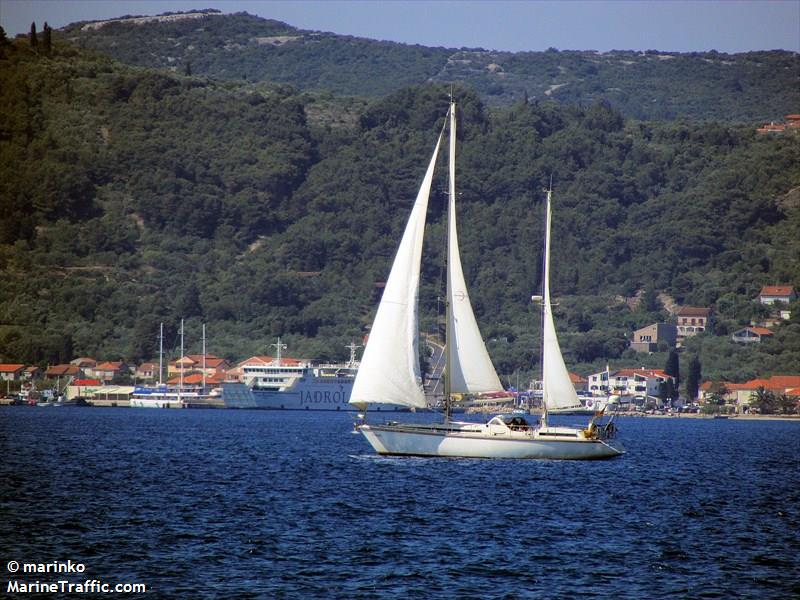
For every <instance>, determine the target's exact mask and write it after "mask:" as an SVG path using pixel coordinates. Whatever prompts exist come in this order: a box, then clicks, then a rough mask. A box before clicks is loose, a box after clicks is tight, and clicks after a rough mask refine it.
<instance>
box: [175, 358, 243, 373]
mask: <svg viewBox="0 0 800 600" xmlns="http://www.w3.org/2000/svg"><path fill="white" fill-rule="evenodd" d="M204 364H205V371H206V375H213V374H214V373H216V372H217V371H226V370H228V369H230V367H231V365H230V363H229V362H228V361H227V360H226V359H224V358H220V357H218V356H214V355H213V354H206V355H205V363H204V362H203V355H202V354H188V355H186V356H183V357H181V358H179V359H178V360H175V361H171V362H170V363H169V365H168V366H167V375H168V376H169V377H172V376H173V375H180V374H181V373H184V374H186V373H191V372H193V371H202V370H203V366H204Z"/></svg>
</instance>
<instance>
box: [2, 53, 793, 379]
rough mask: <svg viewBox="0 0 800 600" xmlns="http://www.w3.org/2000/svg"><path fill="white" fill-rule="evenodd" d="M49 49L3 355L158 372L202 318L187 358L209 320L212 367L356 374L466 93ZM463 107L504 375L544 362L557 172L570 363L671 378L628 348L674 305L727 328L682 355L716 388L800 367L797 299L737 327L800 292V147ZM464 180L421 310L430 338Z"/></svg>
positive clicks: (12, 163)
mask: <svg viewBox="0 0 800 600" xmlns="http://www.w3.org/2000/svg"><path fill="white" fill-rule="evenodd" d="M32 39H33V38H31V40H32ZM31 40H28V39H18V40H14V41H8V40H5V39H4V37H2V38H1V39H0V278H2V282H3V283H2V286H0V359H5V360H15V361H21V362H28V363H40V364H46V363H48V362H50V363H55V362H60V361H63V360H66V359H68V358H71V357H73V356H78V355H90V356H95V357H98V358H104V359H119V358H123V359H125V360H128V361H131V362H136V361H140V360H142V359H145V358H152V357H154V356H155V355H156V352H157V331H158V325H159V323H160V322H163V323H164V324H165V327H166V328H167V329H168V330H169V334H168V339H170V340H173V341H174V340H175V332H176V328H177V324H178V323H179V321H180V319H181V318H185V319H186V322H187V327H186V331H187V344H188V345H189V347H190V348H194V350H199V335H200V333H199V332H200V324H201V323H206V324H207V330H208V335H209V341H208V344H209V350H210V351H211V352H214V353H215V354H217V355H220V356H225V357H228V358H230V359H233V360H235V359H241V358H245V357H247V356H249V355H252V354H256V353H269V351H270V344H272V343H273V342H274V338H275V337H277V336H279V335H280V336H282V337H283V339H284V341H285V342H287V343H288V345H289V352H290V353H291V354H295V355H305V356H313V357H315V358H321V359H324V358H338V359H342V358H346V357H347V355H348V351H347V349H346V348H345V346H346V345H347V344H349V343H350V342H351V340H360V339H361V337H362V336H363V335H364V334H365V333H366V332H367V329H368V325H369V323H370V321H371V317H372V315H373V314H374V310H375V307H376V303H377V300H378V298H379V293H380V283H381V282H382V281H384V280H385V278H386V276H387V273H388V267H389V264H390V261H391V258H392V256H393V254H394V252H395V250H396V246H397V243H398V241H399V238H400V234H401V232H402V228H403V226H404V223H405V220H406V218H407V217H408V213H409V210H410V207H411V203H412V202H413V199H414V196H415V194H416V190H417V187H418V185H419V181H420V179H421V177H422V175H423V170H424V168H425V161H426V160H427V157H428V156H429V154H430V151H431V149H432V147H433V144H434V142H435V138H436V135H437V133H438V131H439V129H440V128H441V126H442V122H443V119H444V116H445V112H446V109H447V103H448V93H449V90H450V86H444V85H439V84H436V83H427V84H423V85H412V86H407V87H403V88H402V89H399V90H397V91H395V92H393V93H391V94H389V95H387V96H384V97H380V98H376V99H364V98H361V99H359V98H352V97H341V96H337V95H335V94H331V93H328V92H319V93H312V92H308V91H301V90H298V89H296V88H293V87H290V86H287V85H285V84H281V83H268V82H250V81H245V80H243V79H235V78H234V79H230V78H225V79H213V78H209V77H206V76H204V75H198V74H196V72H194V73H195V74H187V73H186V72H185V71H183V70H181V71H180V72H174V73H170V72H165V71H158V70H152V69H149V68H144V67H138V66H133V65H126V64H123V63H121V62H117V61H116V60H114V59H112V58H110V57H107V56H105V55H103V54H100V53H96V52H94V51H88V50H84V49H80V48H78V47H76V46H75V45H73V44H71V43H69V42H67V41H64V40H63V39H58V38H57V37H56V38H55V39H54V40H52V41H51V40H49V39H48V40H47V43H46V44H45V43H43V42H44V41H43V40H38V38H37V44H36V45H35V46H34V45H32V44H31ZM454 93H455V97H456V98H457V101H458V104H459V112H460V120H461V127H460V141H459V144H460V146H459V147H460V156H459V160H458V165H457V168H458V181H457V186H458V189H459V211H460V212H459V227H460V232H459V235H460V239H461V242H462V261H463V263H464V269H465V275H466V277H467V280H468V282H469V284H470V285H471V297H472V301H473V304H474V307H475V309H476V313H477V316H478V320H479V322H480V324H481V327H482V330H483V332H484V335H485V336H486V337H487V339H488V345H489V350H490V353H491V354H492V357H493V359H494V361H495V363H496V366H497V367H498V370H499V371H500V373H501V374H502V375H503V376H504V377H505V378H507V379H506V381H510V382H512V383H513V382H514V381H515V380H516V378H517V377H523V378H524V377H527V376H528V374H529V373H530V372H531V371H532V370H533V369H534V367H535V366H536V361H537V359H538V349H537V348H538V344H537V342H536V339H537V336H538V330H537V329H538V316H537V315H536V313H535V311H534V309H533V308H532V307H531V305H530V302H529V298H530V296H531V293H532V292H535V291H537V290H538V289H539V286H540V283H541V282H540V275H541V268H540V264H541V248H540V247H541V243H542V230H543V204H542V201H543V193H542V190H543V189H544V187H545V186H546V185H548V182H549V181H550V180H551V178H552V181H553V189H554V199H555V209H554V211H555V213H554V214H555V216H554V220H555V221H554V242H553V254H554V257H553V260H554V265H553V270H554V278H553V282H552V286H553V290H554V293H555V294H556V295H557V296H558V303H559V304H558V307H557V314H556V318H557V323H558V327H559V329H560V330H561V331H562V335H561V338H562V345H563V346H564V349H565V354H566V358H567V362H568V364H569V366H570V368H571V369H573V370H575V371H577V372H581V373H584V374H585V373H588V372H589V371H590V370H593V369H597V370H599V369H600V368H601V367H603V366H605V364H606V363H607V362H609V363H611V364H612V366H613V365H632V364H637V365H638V364H645V365H648V366H655V367H659V368H661V367H663V366H664V364H665V361H666V359H667V354H666V352H663V353H662V352H659V353H655V354H652V355H649V356H648V355H636V354H633V353H632V351H631V350H628V349H627V345H628V340H629V338H630V335H631V332H632V331H633V330H634V329H636V328H638V327H641V326H644V325H647V324H650V323H652V322H655V321H657V320H664V319H668V318H669V314H668V312H667V311H666V308H667V306H665V303H667V304H669V302H667V301H668V300H669V301H674V302H676V303H677V304H679V305H680V304H689V305H694V306H708V307H712V308H713V310H714V315H715V321H716V323H715V334H714V335H711V334H708V335H703V336H698V337H697V338H694V339H692V340H691V341H690V343H689V344H688V345H687V348H686V351H685V352H684V353H683V356H682V360H683V359H684V358H683V357H686V356H691V357H699V358H700V361H701V363H702V365H703V375H704V376H705V377H725V378H727V379H730V380H741V379H746V378H750V377H753V376H755V375H765V376H766V375H769V374H772V373H786V372H797V370H798V365H800V306H795V307H794V312H793V315H794V316H793V319H792V320H791V321H787V322H784V323H783V324H781V325H779V326H778V327H777V328H776V330H775V335H774V336H773V339H771V340H769V341H767V342H764V343H763V344H761V345H756V346H755V347H740V346H737V345H735V344H733V342H732V341H731V340H730V336H729V335H727V334H729V333H731V332H732V331H734V330H735V329H737V328H739V327H741V326H743V325H745V324H749V323H750V321H751V320H758V319H761V318H763V317H764V316H765V312H764V309H763V307H761V306H760V305H758V303H757V302H755V298H756V296H757V294H758V291H759V289H760V287H761V286H762V285H768V284H777V283H784V284H790V285H794V286H795V287H796V288H797V287H798V286H800V259H799V257H800V161H799V160H798V159H799V158H800V136H798V135H796V134H792V133H787V134H782V135H769V136H760V135H757V134H756V133H755V131H754V127H753V126H752V125H735V124H732V123H730V122H728V120H727V119H725V120H724V121H723V122H709V123H706V122H691V121H689V120H686V119H680V120H677V121H636V120H631V119H628V118H626V117H625V116H624V115H623V114H622V112H620V110H618V109H616V108H615V107H614V106H613V105H611V104H610V103H608V102H602V101H601V102H595V103H592V104H591V105H588V106H579V105H564V104H559V103H556V102H555V101H553V100H547V101H545V100H542V101H538V100H536V99H533V98H528V99H525V98H522V99H520V100H519V101H517V102H515V103H513V104H511V105H510V106H507V107H497V106H492V105H490V104H487V102H486V101H485V99H484V98H483V97H482V96H481V95H480V94H479V93H478V92H477V91H475V90H473V89H471V88H469V87H466V86H463V87H460V86H457V87H456V88H455V90H454ZM785 112H789V111H788V110H786V111H785ZM440 167H441V166H440ZM443 172H444V169H442V168H440V169H439V171H438V173H439V174H438V175H437V180H436V183H435V191H434V194H433V198H432V201H431V205H430V209H429V223H430V225H429V229H428V232H427V248H428V250H427V254H426V258H425V263H424V274H423V277H424V284H423V289H422V291H421V298H420V301H421V310H422V313H423V317H424V326H425V331H426V332H429V333H433V334H435V333H436V332H437V330H438V322H439V321H438V319H439V313H440V306H439V305H438V302H437V297H440V296H441V295H442V294H443V285H444V284H443V281H442V263H443V257H442V240H443V235H444V229H443V225H444V224H443V213H444V210H443V209H444V205H445V188H446V185H445V180H444V179H443ZM634 299H635V300H634ZM523 381H524V379H523Z"/></svg>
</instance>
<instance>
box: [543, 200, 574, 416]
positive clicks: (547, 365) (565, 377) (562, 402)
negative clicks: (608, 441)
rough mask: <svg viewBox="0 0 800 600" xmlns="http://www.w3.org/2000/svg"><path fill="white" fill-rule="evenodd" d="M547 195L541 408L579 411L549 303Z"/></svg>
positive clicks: (549, 221) (548, 218)
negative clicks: (574, 409) (543, 406)
mask: <svg viewBox="0 0 800 600" xmlns="http://www.w3.org/2000/svg"><path fill="white" fill-rule="evenodd" d="M550 195H551V193H550V192H549V191H548V192H547V225H546V229H545V244H544V295H543V298H542V313H543V318H542V338H543V340H542V382H543V388H544V389H543V398H544V405H545V408H546V409H547V410H551V409H565V408H580V407H581V406H582V405H581V403H580V400H578V394H577V393H576V392H575V386H574V385H573V384H572V381H571V380H570V378H569V371H567V366H566V365H565V364H564V357H563V356H562V355H561V347H560V346H559V345H558V336H557V335H556V326H555V323H554V322H553V308H552V304H551V303H550V225H551V221H552V210H551V207H550Z"/></svg>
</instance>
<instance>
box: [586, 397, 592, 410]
mask: <svg viewBox="0 0 800 600" xmlns="http://www.w3.org/2000/svg"><path fill="white" fill-rule="evenodd" d="M593 406H594V400H592V399H591V398H590V399H589V400H587V401H586V408H592V407H593Z"/></svg>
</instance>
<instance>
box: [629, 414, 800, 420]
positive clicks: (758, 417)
mask: <svg viewBox="0 0 800 600" xmlns="http://www.w3.org/2000/svg"><path fill="white" fill-rule="evenodd" d="M618 416H620V417H646V418H648V419H653V418H656V419H717V418H724V419H729V420H730V419H733V420H735V421H800V415H749V414H742V415H737V414H734V415H701V414H698V413H675V414H671V415H646V414H636V413H620V414H619V415H618Z"/></svg>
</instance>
